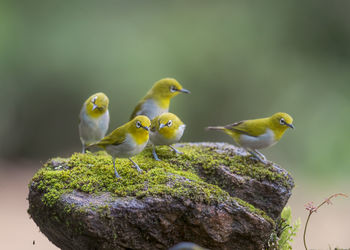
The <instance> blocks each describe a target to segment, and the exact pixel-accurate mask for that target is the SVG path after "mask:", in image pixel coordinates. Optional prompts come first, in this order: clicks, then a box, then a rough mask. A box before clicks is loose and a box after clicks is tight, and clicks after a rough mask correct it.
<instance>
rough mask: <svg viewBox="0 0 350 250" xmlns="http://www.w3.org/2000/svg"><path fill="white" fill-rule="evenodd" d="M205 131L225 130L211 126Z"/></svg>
mask: <svg viewBox="0 0 350 250" xmlns="http://www.w3.org/2000/svg"><path fill="white" fill-rule="evenodd" d="M205 129H206V130H224V129H225V128H224V127H222V126H218V127H213V126H210V127H206V128H205Z"/></svg>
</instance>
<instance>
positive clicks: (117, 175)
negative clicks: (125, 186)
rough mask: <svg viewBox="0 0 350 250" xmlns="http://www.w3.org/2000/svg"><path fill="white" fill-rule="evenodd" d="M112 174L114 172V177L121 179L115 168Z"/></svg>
mask: <svg viewBox="0 0 350 250" xmlns="http://www.w3.org/2000/svg"><path fill="white" fill-rule="evenodd" d="M114 174H115V178H117V179H121V178H122V177H121V176H120V175H119V174H118V172H117V171H116V170H115V171H114Z"/></svg>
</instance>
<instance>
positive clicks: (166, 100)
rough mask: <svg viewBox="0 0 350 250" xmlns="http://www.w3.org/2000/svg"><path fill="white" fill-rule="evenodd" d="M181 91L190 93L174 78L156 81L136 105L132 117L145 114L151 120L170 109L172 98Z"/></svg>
mask: <svg viewBox="0 0 350 250" xmlns="http://www.w3.org/2000/svg"><path fill="white" fill-rule="evenodd" d="M179 93H190V91H188V90H187V89H184V88H183V87H182V86H181V84H180V83H178V81H176V80H175V79H174V78H164V79H161V80H159V81H158V82H156V83H155V84H154V85H153V87H152V88H151V89H150V90H149V91H148V93H147V94H146V96H145V97H143V98H142V99H141V100H140V101H139V103H138V104H137V106H136V107H135V109H134V111H133V113H132V115H131V117H130V119H132V118H134V117H135V116H137V115H145V116H147V117H148V118H149V119H150V120H152V119H154V118H155V117H156V116H158V115H160V114H162V113H166V112H168V111H169V104H170V99H171V98H173V97H174V96H176V95H178V94H179Z"/></svg>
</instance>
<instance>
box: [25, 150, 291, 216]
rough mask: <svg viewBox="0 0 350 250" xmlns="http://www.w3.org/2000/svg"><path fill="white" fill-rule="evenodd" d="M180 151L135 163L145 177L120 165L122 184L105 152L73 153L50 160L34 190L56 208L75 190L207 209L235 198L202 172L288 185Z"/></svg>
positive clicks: (220, 159) (257, 170) (234, 159)
mask: <svg viewBox="0 0 350 250" xmlns="http://www.w3.org/2000/svg"><path fill="white" fill-rule="evenodd" d="M179 150H180V151H182V152H183V154H175V153H173V152H172V151H171V150H170V149H169V147H166V146H161V147H157V153H158V156H159V157H160V159H161V160H162V161H160V162H159V161H155V160H154V159H153V156H152V152H151V149H150V148H148V149H146V150H144V151H143V152H142V153H141V154H139V155H137V156H135V157H133V160H134V161H135V162H136V163H137V164H138V165H139V166H140V167H141V169H143V173H142V174H139V173H138V172H137V171H136V169H134V168H133V167H132V164H131V162H130V161H129V160H128V159H117V161H116V166H117V171H118V173H119V174H120V175H121V176H122V178H121V179H116V178H115V176H114V170H113V163H112V158H111V157H110V156H109V155H108V154H107V153H105V152H104V151H100V152H97V153H90V152H88V153H86V154H81V153H74V154H73V155H72V156H71V157H70V158H67V159H64V158H53V159H51V160H49V161H48V162H47V163H46V164H45V165H44V166H43V168H41V169H40V170H39V171H38V172H37V173H36V174H35V176H34V177H33V179H32V182H31V185H34V187H35V188H36V189H37V190H39V191H40V192H43V198H42V199H43V202H44V203H45V204H46V205H47V206H53V205H54V204H55V203H56V202H57V201H58V199H59V198H60V196H61V195H62V194H64V193H68V192H72V191H73V190H78V191H82V192H86V193H90V194H98V193H101V192H110V193H111V194H114V195H115V196H116V197H126V196H133V197H138V198H141V197H144V196H149V195H152V196H163V195H171V196H173V197H177V198H181V199H192V200H196V201H203V202H206V203H218V202H222V201H224V200H226V201H227V200H229V199H233V198H232V197H230V195H229V194H228V193H227V192H226V191H224V190H222V189H221V188H220V187H218V186H217V185H212V184H208V183H207V182H206V181H205V180H203V179H202V178H201V177H203V175H202V174H201V173H200V172H203V171H204V173H205V176H207V177H208V176H209V177H210V175H211V173H213V172H214V171H215V168H218V167H220V166H222V165H225V166H228V167H229V168H230V170H231V171H232V172H233V173H236V174H239V175H242V176H249V177H252V178H255V179H259V180H269V181H274V182H280V183H282V184H283V183H287V177H285V176H283V175H281V174H279V173H277V172H273V171H271V169H272V167H269V166H265V165H262V164H260V163H256V162H255V161H252V160H251V159H250V158H249V157H244V156H237V155H227V154H222V153H219V152H217V151H215V148H211V147H198V146H191V145H190V144H188V145H186V144H185V146H184V147H181V148H179ZM204 179H205V178H204ZM238 200H239V199H237V201H238ZM239 204H241V205H243V206H246V207H249V208H251V211H252V212H254V213H257V211H258V209H255V208H254V207H253V206H252V205H250V204H248V203H246V202H244V201H242V200H239ZM259 211H260V210H259ZM270 220H271V219H270ZM270 220H269V221H270Z"/></svg>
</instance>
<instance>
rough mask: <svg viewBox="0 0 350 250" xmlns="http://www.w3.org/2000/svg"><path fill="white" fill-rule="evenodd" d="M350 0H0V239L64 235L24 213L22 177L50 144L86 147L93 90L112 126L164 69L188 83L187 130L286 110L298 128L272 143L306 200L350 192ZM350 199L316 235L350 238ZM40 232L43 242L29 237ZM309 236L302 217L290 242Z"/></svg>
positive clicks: (14, 241) (299, 212)
mask: <svg viewBox="0 0 350 250" xmlns="http://www.w3.org/2000/svg"><path fill="white" fill-rule="evenodd" d="M349 10H350V2H349V1H316V0H314V1H268V2H266V1H185V0H183V1H111V0H107V1H82V0H80V1H46V0H45V1H44V0H42V1H38V0H35V1H1V2H0V103H1V104H0V107H1V108H0V109H1V122H0V165H1V167H0V199H1V202H0V221H1V224H0V241H1V245H2V247H4V249H31V248H33V249H55V248H56V247H55V246H54V245H52V244H51V243H50V242H49V241H48V240H47V239H46V238H45V236H43V234H41V233H40V232H39V229H38V227H37V226H36V225H35V224H34V222H33V221H32V220H30V218H29V216H28V215H27V213H26V209H27V207H28V204H27V201H26V196H27V193H28V188H27V185H28V183H29V181H30V178H31V177H32V176H33V174H34V173H35V171H37V169H38V168H40V165H41V164H42V163H43V162H45V161H46V160H47V159H48V158H50V157H53V156H69V155H71V154H72V153H73V152H76V151H80V150H81V146H80V141H79V137H78V127H77V125H78V113H79V111H80V108H81V105H82V103H83V102H84V101H85V99H86V98H87V97H88V96H90V95H91V94H93V93H95V92H97V91H103V92H105V93H106V94H107V95H108V96H109V98H110V114H111V123H110V129H114V128H116V127H118V126H119V125H121V124H123V123H124V122H126V121H127V120H128V118H129V115H130V113H131V112H132V110H133V108H134V106H135V104H136V103H137V101H138V100H139V99H140V98H141V97H142V96H143V95H144V94H145V93H146V92H147V91H148V89H149V88H150V87H151V86H152V84H153V83H154V82H155V81H157V80H159V79H161V78H163V77H174V78H176V79H177V80H178V81H179V82H180V83H181V84H182V85H183V86H184V87H185V88H187V89H189V90H191V92H192V94H191V95H179V96H177V97H176V98H174V99H173V100H172V103H171V108H170V111H171V112H174V113H176V114H178V115H179V116H180V117H181V119H182V120H183V121H184V122H185V123H186V124H187V129H186V131H185V135H184V137H183V141H225V142H229V143H231V140H230V138H229V137H227V136H225V135H223V134H220V133H215V132H207V131H205V130H204V127H205V126H208V125H223V124H228V123H231V122H234V121H238V120H242V119H251V118H258V117H265V116H269V115H271V114H273V113H274V112H277V111H283V112H288V113H289V114H291V115H292V116H293V118H294V120H295V126H296V129H295V130H288V131H287V133H286V134H285V136H284V138H283V139H282V141H281V142H280V143H279V144H277V145H276V146H274V147H272V148H270V149H267V150H264V151H263V153H265V155H266V156H267V157H268V158H269V159H270V160H273V161H275V162H277V163H278V164H280V165H281V166H282V167H284V168H286V169H287V170H288V171H289V172H290V173H291V174H292V175H293V177H294V178H295V182H296V188H295V189H294V192H293V195H292V197H291V199H290V202H289V205H290V206H291V207H292V213H293V217H294V218H298V217H300V218H301V220H302V226H303V225H304V223H305V220H306V216H307V211H306V210H305V209H304V204H305V203H307V202H309V201H314V202H315V203H316V204H317V203H320V202H322V201H323V200H324V198H326V197H327V196H329V195H330V194H332V193H334V192H344V193H347V194H350V192H349V191H350V183H349V177H350V157H349V149H350V132H349V126H350V70H349V64H350V15H349ZM349 211H350V199H344V198H337V200H334V205H333V206H327V207H323V208H321V210H320V211H319V212H318V213H317V214H316V215H314V217H312V219H311V222H310V225H309V231H308V242H309V246H310V247H312V248H318V249H328V247H333V248H334V247H343V248H349V247H350V237H349V231H348V228H349V226H348V225H349V222H350V213H349ZM33 241H35V244H34V245H33ZM293 246H294V248H295V249H302V229H300V230H299V233H298V235H297V237H296V238H295V241H294V243H293Z"/></svg>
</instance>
